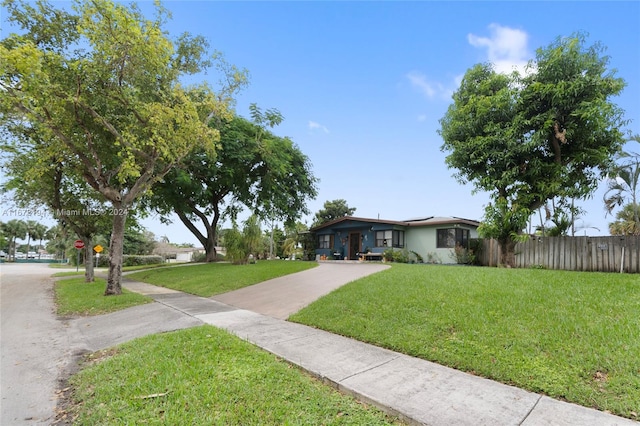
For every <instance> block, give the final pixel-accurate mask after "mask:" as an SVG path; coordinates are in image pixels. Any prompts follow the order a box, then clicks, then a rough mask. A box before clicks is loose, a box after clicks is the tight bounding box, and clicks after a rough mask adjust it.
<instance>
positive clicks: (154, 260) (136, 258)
mask: <svg viewBox="0 0 640 426" xmlns="http://www.w3.org/2000/svg"><path fill="white" fill-rule="evenodd" d="M159 263H164V259H163V258H162V256H142V255H126V254H125V255H124V256H123V259H122V266H138V265H157V264H159Z"/></svg>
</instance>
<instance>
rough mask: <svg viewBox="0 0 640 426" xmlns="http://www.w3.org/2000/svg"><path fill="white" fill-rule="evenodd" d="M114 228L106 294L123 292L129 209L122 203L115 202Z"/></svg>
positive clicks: (110, 245) (110, 246) (110, 243)
mask: <svg viewBox="0 0 640 426" xmlns="http://www.w3.org/2000/svg"><path fill="white" fill-rule="evenodd" d="M112 205H113V212H112V214H113V229H112V230H111V241H110V242H109V275H108V277H107V288H106V290H105V292H104V295H105V296H110V295H118V294H122V285H121V280H122V251H123V248H124V227H125V223H126V221H127V209H126V208H125V207H124V206H123V204H122V203H119V202H113V203H112Z"/></svg>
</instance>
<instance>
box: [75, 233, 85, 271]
mask: <svg viewBox="0 0 640 426" xmlns="http://www.w3.org/2000/svg"><path fill="white" fill-rule="evenodd" d="M73 246H74V247H75V248H77V249H78V255H77V256H76V272H78V270H79V268H80V250H82V249H83V248H84V243H83V242H82V240H75V241H74V242H73Z"/></svg>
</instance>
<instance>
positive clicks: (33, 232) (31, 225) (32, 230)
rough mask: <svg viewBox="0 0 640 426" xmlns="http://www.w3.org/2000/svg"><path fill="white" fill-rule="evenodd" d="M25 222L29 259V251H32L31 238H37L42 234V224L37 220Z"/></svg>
mask: <svg viewBox="0 0 640 426" xmlns="http://www.w3.org/2000/svg"><path fill="white" fill-rule="evenodd" d="M25 224H26V233H27V259H28V258H29V251H31V239H32V238H33V239H34V240H35V239H36V238H38V236H39V235H40V234H39V233H38V226H39V225H40V224H39V223H38V222H36V221H35V220H28V221H27V222H26V223H25Z"/></svg>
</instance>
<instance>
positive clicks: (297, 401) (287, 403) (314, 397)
mask: <svg viewBox="0 0 640 426" xmlns="http://www.w3.org/2000/svg"><path fill="white" fill-rule="evenodd" d="M87 361H88V362H87V363H86V364H85V368H84V369H83V370H82V371H81V372H80V373H79V374H77V375H76V376H74V377H73V378H72V380H71V385H72V387H73V398H74V400H75V403H76V405H75V406H74V407H73V410H72V413H71V415H72V416H73V417H74V419H75V418H76V417H77V423H78V424H92V425H93V424H96V425H97V424H102V425H106V424H143V423H158V424H159V423H162V424H173V425H178V424H181V425H186V424H189V425H205V424H206V425H259V424H260V425H296V424H297V425H336V424H340V425H372V426H375V425H388V424H395V422H394V419H392V418H390V417H387V416H386V415H385V414H384V413H382V412H381V411H379V410H378V409H375V408H373V407H372V406H371V405H368V404H362V403H360V402H358V401H356V400H355V399H354V398H353V397H351V396H347V395H344V394H342V393H340V392H337V391H336V390H335V389H334V388H333V387H331V386H328V385H326V384H323V383H322V381H320V380H318V379H316V378H313V377H311V376H310V375H308V374H304V373H303V372H301V371H300V370H299V369H297V368H292V367H291V365H290V364H288V363H286V362H284V361H283V360H281V359H279V358H277V357H274V356H273V355H272V354H269V353H268V352H265V351H263V350H261V349H259V348H256V347H255V346H254V345H252V344H251V343H249V342H246V341H243V340H242V339H240V338H238V337H235V336H232V335H231V334H229V333H227V332H225V331H223V330H220V329H219V328H216V327H212V326H208V325H205V326H202V327H195V328H191V329H187V330H180V331H176V332H170V333H162V334H157V335H152V336H147V337H143V338H140V339H136V340H134V341H132V342H128V343H126V344H124V345H121V346H118V347H116V348H112V349H107V350H105V351H100V352H97V353H94V354H91V355H90V356H89V357H88V358H87ZM96 383H100V391H99V392H96V391H95V389H96V387H95V384H96ZM158 394H159V395H158ZM152 395H157V397H151V396H152ZM398 424H400V423H399V422H398Z"/></svg>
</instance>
